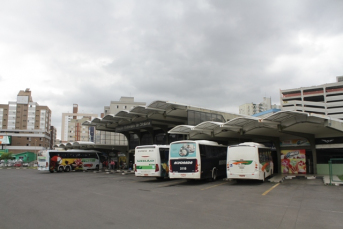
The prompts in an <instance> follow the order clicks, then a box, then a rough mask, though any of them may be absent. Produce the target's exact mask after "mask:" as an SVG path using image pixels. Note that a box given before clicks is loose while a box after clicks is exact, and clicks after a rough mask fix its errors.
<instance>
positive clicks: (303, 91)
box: [280, 76, 343, 119]
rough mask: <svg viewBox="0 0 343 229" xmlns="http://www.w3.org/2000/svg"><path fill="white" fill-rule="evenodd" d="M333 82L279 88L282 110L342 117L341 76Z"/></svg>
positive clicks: (342, 94)
mask: <svg viewBox="0 0 343 229" xmlns="http://www.w3.org/2000/svg"><path fill="white" fill-rule="evenodd" d="M336 81H337V82H335V83H328V84H323V85H319V86H311V87H301V88H295V89H287V90H280V104H281V110H282V111H302V112H308V113H315V114H322V115H328V116H330V117H332V118H338V119H343V76H337V77H336Z"/></svg>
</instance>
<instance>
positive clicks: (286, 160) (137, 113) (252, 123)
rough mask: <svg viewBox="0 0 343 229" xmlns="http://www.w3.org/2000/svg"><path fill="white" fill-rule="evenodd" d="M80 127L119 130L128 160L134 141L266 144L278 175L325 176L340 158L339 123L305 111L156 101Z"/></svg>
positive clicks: (342, 128) (342, 125)
mask: <svg viewBox="0 0 343 229" xmlns="http://www.w3.org/2000/svg"><path fill="white" fill-rule="evenodd" d="M83 125H86V126H94V127H95V128H96V129H97V130H101V131H109V132H117V133H122V134H124V135H125V136H126V138H127V139H128V144H129V145H128V146H127V148H126V150H125V153H126V155H127V158H128V160H133V157H134V149H135V147H136V146H138V145H148V144H170V143H171V142H173V141H177V140H185V139H190V140H211V141H216V142H218V143H221V144H225V145H233V144H238V143H242V142H258V143H262V144H265V145H266V146H269V147H271V148H272V150H273V160H274V166H275V168H274V171H278V173H307V174H328V173H329V168H328V161H329V160H330V159H331V158H343V121H342V120H339V119H333V118H330V117H329V116H324V115H317V114H312V113H306V112H297V111H280V112H277V113H274V114H272V115H270V116H269V117H266V118H263V119H262V118H256V117H252V116H242V115H238V114H232V113H227V112H220V111H214V110H210V109H206V108H199V107H194V106H188V105H183V104H179V103H173V102H166V101H160V100H158V101H154V102H152V103H151V104H149V105H148V106H137V107H134V108H132V109H131V110H123V111H120V112H118V113H117V114H110V115H106V116H105V117H104V118H102V119H100V118H95V119H93V120H92V121H86V122H84V123H83ZM107 147H108V148H109V149H111V150H117V151H118V150H119V149H118V148H117V147H119V146H107ZM121 150H122V149H121ZM122 152H124V151H122ZM300 165H301V166H302V167H301V166H300ZM297 167H298V168H300V167H301V169H299V170H296V169H297ZM290 168H291V169H290ZM340 172H342V173H343V169H342V171H340Z"/></svg>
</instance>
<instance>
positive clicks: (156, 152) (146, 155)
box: [135, 145, 169, 179]
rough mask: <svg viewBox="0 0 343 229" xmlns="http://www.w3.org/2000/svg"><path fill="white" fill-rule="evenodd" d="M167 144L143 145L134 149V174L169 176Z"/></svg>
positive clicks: (141, 175)
mask: <svg viewBox="0 0 343 229" xmlns="http://www.w3.org/2000/svg"><path fill="white" fill-rule="evenodd" d="M168 159H169V145H144V146H137V147H136V149H135V176H137V177H156V179H164V178H168V177H169V168H168Z"/></svg>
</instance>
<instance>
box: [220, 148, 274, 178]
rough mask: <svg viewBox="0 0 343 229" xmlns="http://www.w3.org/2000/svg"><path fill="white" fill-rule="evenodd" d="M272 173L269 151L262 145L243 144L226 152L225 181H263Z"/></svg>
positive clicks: (272, 166)
mask: <svg viewBox="0 0 343 229" xmlns="http://www.w3.org/2000/svg"><path fill="white" fill-rule="evenodd" d="M273 172H274V164H273V159H272V155H271V149H270V148H268V147H265V146H264V145H263V144H259V143H255V142H245V143H241V144H238V145H233V146H229V147H228V150H227V171H226V175H227V179H253V180H261V181H264V180H265V179H266V177H269V176H271V175H272V174H273Z"/></svg>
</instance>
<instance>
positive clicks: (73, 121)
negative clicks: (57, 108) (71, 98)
mask: <svg viewBox="0 0 343 229" xmlns="http://www.w3.org/2000/svg"><path fill="white" fill-rule="evenodd" d="M78 109H79V106H78V104H73V113H62V128H61V141H62V143H67V142H75V141H91V142H94V128H93V127H87V126H82V123H83V122H85V121H90V120H92V119H93V118H97V117H98V115H97V114H89V113H79V112H78Z"/></svg>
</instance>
